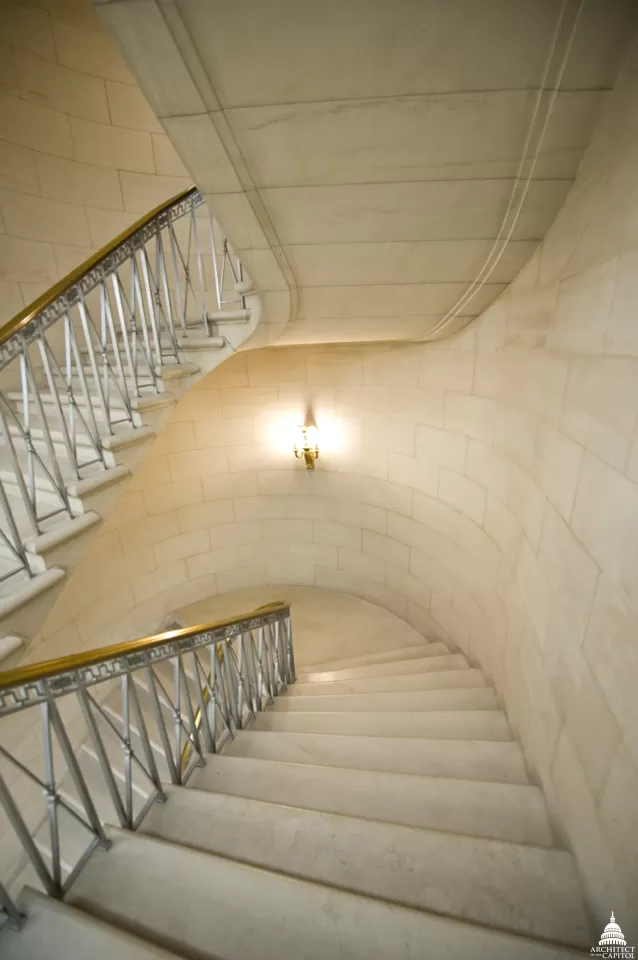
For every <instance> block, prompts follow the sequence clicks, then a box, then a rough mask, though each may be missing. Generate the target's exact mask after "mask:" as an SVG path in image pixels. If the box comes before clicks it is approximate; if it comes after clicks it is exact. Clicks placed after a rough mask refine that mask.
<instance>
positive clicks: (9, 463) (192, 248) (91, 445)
mask: <svg viewBox="0 0 638 960" xmlns="http://www.w3.org/2000/svg"><path fill="white" fill-rule="evenodd" d="M242 279H243V278H242V268H241V264H240V262H239V261H238V259H237V258H236V257H235V256H234V255H233V254H232V253H231V251H230V250H229V247H228V241H227V239H226V237H225V236H224V235H223V234H222V233H221V231H220V229H219V228H218V226H217V225H216V224H215V222H214V220H213V218H212V216H211V214H210V212H209V211H208V208H207V207H206V205H205V203H204V199H203V197H202V195H201V194H200V193H199V191H198V190H197V189H196V188H195V187H192V188H191V189H189V190H186V191H184V192H182V193H180V194H178V195H177V196H176V197H173V199H172V200H169V201H168V202H166V203H164V204H162V205H161V206H160V207H157V208H156V209H155V210H152V211H151V212H150V213H149V214H147V215H146V216H145V217H143V218H142V219H141V220H138V221H137V223H135V224H133V226H132V227H130V228H129V229H128V230H127V231H125V232H124V233H123V234H121V235H120V236H119V237H117V238H116V239H115V240H113V241H112V242H111V243H109V244H108V245H107V246H106V247H104V248H103V249H102V250H100V251H99V252H98V253H96V254H95V255H94V256H92V257H90V258H89V259H88V260H87V261H85V263H83V264H82V265H81V266H80V267H78V268H77V269H76V270H74V271H73V272H72V273H70V274H69V275H68V276H67V277H65V278H64V279H63V280H61V281H60V282H59V283H58V284H56V285H55V286H54V287H52V288H51V289H50V290H49V291H48V292H47V293H46V294H44V295H43V296H42V297H40V298H39V299H38V300H36V301H35V302H34V303H33V304H31V305H30V306H29V307H27V308H26V309H25V310H23V311H22V312H21V313H19V314H18V315H17V316H16V317H14V318H13V320H11V321H10V322H9V323H8V324H7V325H6V326H5V327H3V328H2V329H1V330H0V449H2V450H4V455H3V456H2V458H1V459H0V582H1V581H2V580H5V579H7V578H9V577H12V576H14V575H15V574H16V573H20V572H26V574H27V575H28V576H33V575H34V574H35V573H36V572H37V570H34V568H33V566H34V564H33V557H32V556H30V555H29V549H28V546H27V544H28V543H29V542H30V541H31V540H32V539H34V538H37V537H38V536H39V535H40V534H42V533H43V532H45V528H44V527H43V524H46V521H47V520H49V519H50V518H52V517H55V516H57V515H58V514H66V515H67V516H69V517H71V516H73V509H74V508H73V498H72V496H71V494H70V492H69V487H70V486H71V487H72V485H73V484H76V483H77V482H78V481H80V480H82V479H86V476H87V471H92V472H93V471H99V470H101V469H106V468H107V467H108V466H112V465H113V464H114V460H113V459H112V454H111V455H109V447H110V446H111V443H110V441H109V438H112V437H113V435H114V434H116V433H117V431H118V430H122V429H125V428H132V429H135V428H136V427H138V426H139V425H140V424H141V418H140V415H139V413H138V411H137V406H138V402H139V400H140V398H142V397H143V396H144V395H148V394H150V395H152V394H158V393H160V392H161V390H162V382H161V375H162V367H164V366H165V365H166V364H167V363H176V362H179V340H180V338H181V337H183V336H184V335H186V334H187V331H188V330H189V329H192V328H193V327H194V328H195V329H196V330H198V331H199V335H205V336H210V335H212V334H214V332H215V327H214V323H213V324H211V322H210V321H211V312H212V313H213V315H214V312H216V311H220V310H222V309H223V307H224V306H226V305H227V304H229V303H234V304H236V305H237V306H239V307H243V306H244V302H243V298H242V295H241V294H239V293H237V292H236V290H235V284H236V283H238V282H239V281H241V280H242Z"/></svg>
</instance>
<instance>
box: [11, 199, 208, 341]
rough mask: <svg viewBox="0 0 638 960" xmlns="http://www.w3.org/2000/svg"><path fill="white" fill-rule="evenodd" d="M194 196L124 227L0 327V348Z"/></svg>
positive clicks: (163, 205)
mask: <svg viewBox="0 0 638 960" xmlns="http://www.w3.org/2000/svg"><path fill="white" fill-rule="evenodd" d="M196 192H197V187H195V186H192V187H188V188H187V189H186V190H182V191H180V193H176V194H175V196H174V197H171V198H170V199H169V200H165V201H164V202H163V203H160V204H159V205H158V206H157V207H154V208H153V209H152V210H149V212H148V213H145V214H144V216H143V217H140V218H139V220H136V221H135V223H132V224H131V226H130V227H127V228H126V230H123V231H122V233H119V234H118V235H117V236H116V237H114V238H113V239H112V240H110V241H109V243H107V244H105V245H104V246H103V247H100V249H99V250H98V251H97V252H96V253H93V254H91V256H90V257H87V259H86V260H84V261H83V262H82V263H81V264H80V265H79V266H77V267H75V269H73V270H71V272H70V273H67V274H66V276H64V277H62V279H61V280H58V281H57V283H54V284H53V286H52V287H49V289H48V290H47V291H46V292H45V293H43V294H41V295H40V296H39V297H37V298H36V299H35V300H34V301H33V302H32V303H30V304H29V305H28V306H26V307H24V308H23V309H22V310H21V311H20V312H19V313H17V314H16V315H15V317H13V318H12V319H11V320H8V321H7V323H5V324H4V325H3V326H2V327H0V346H2V344H3V343H6V342H7V340H9V338H10V337H12V336H13V335H14V334H15V333H17V332H18V331H19V330H22V329H23V328H24V327H26V326H27V324H29V323H30V322H31V321H32V320H33V318H34V317H36V316H37V315H38V314H39V313H41V312H42V310H45V309H46V308H47V307H48V306H49V305H50V304H51V303H53V301H54V300H55V299H56V298H57V297H59V296H60V294H61V293H64V291H65V290H66V288H67V287H70V286H72V285H73V284H74V283H77V282H78V280H80V279H81V278H82V277H83V276H84V274H85V273H88V272H89V270H92V269H93V268H94V267H95V266H97V264H98V263H99V262H100V261H101V260H104V259H106V257H108V256H110V255H111V254H112V253H113V251H114V250H117V248H118V247H119V246H121V245H122V244H123V243H126V241H127V240H130V238H131V237H132V236H133V235H134V234H135V233H137V231H138V230H141V228H142V227H145V226H146V224H147V223H150V222H151V220H153V219H154V218H155V217H156V216H158V214H160V213H163V212H164V211H165V210H168V209H169V208H170V207H172V206H173V205H174V204H176V203H179V202H180V201H182V200H185V199H186V198H187V197H190V196H191V194H193V193H196Z"/></svg>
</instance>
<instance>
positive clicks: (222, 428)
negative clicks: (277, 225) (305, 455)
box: [39, 59, 638, 942]
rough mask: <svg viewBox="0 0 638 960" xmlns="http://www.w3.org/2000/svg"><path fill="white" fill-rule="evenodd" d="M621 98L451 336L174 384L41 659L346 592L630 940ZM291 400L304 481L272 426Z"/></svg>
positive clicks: (627, 97)
mask: <svg viewBox="0 0 638 960" xmlns="http://www.w3.org/2000/svg"><path fill="white" fill-rule="evenodd" d="M637 103H638V77H637V76H636V60H635V59H634V60H632V61H631V63H630V65H629V68H628V70H627V71H626V73H625V77H624V80H623V82H622V83H621V84H620V85H619V88H618V90H617V91H616V93H615V94H614V96H613V97H612V99H611V101H610V104H609V108H608V110H607V113H606V114H605V117H604V120H603V124H602V127H601V129H600V130H599V133H598V136H597V137H596V138H595V139H594V141H593V143H592V146H591V148H590V150H589V152H588V154H587V156H586V158H585V161H584V163H583V167H582V169H581V173H580V176H579V180H578V181H577V183H576V186H575V188H574V191H573V192H572V194H571V195H570V198H569V199H568V202H567V204H566V206H565V208H564V210H563V211H562V213H561V215H560V216H559V218H558V220H557V221H556V223H555V225H554V227H553V228H552V230H551V232H550V234H549V235H548V237H547V239H546V241H545V243H544V244H543V246H542V248H541V249H540V251H539V252H538V254H537V255H536V256H535V257H534V259H533V260H532V262H531V263H530V264H529V266H528V267H527V268H526V269H525V270H524V272H523V274H522V275H521V276H519V278H518V279H517V281H516V282H515V283H514V284H513V286H512V287H511V288H510V289H509V291H508V292H507V294H506V295H505V296H503V297H502V298H501V300H500V301H499V302H498V303H497V304H495V305H494V306H493V307H492V308H490V309H489V310H488V312H487V313H486V314H485V315H484V316H483V318H482V319H481V321H480V322H479V323H477V324H476V325H475V326H474V327H473V328H472V329H470V330H469V331H467V332H466V333H465V334H463V335H462V336H461V337H459V338H458V339H457V340H456V341H455V342H452V343H448V344H446V345H405V346H387V345H386V346H384V345H375V346H358V347H333V348H325V347H322V348H316V347H315V348H313V347H308V348H303V347H299V348H289V349H285V348H281V349H269V350H261V351H253V352H246V353H242V354H239V355H236V356H235V357H233V358H232V359H231V360H229V361H228V362H227V363H226V364H224V365H223V366H222V367H220V368H219V369H218V370H216V371H214V372H213V373H212V374H211V375H209V376H208V377H207V378H205V379H204V380H203V381H201V382H200V383H199V384H197V386H196V387H195V388H194V389H193V390H192V392H191V393H189V394H188V395H187V396H186V397H185V398H184V399H183V400H182V401H181V403H180V404H179V406H178V408H177V410H176V412H175V415H174V417H173V419H172V421H171V422H170V423H169V424H168V426H166V427H165V428H164V430H163V432H162V435H161V437H160V438H159V440H158V442H157V443H156V445H155V447H154V449H153V451H152V452H151V454H150V455H149V457H148V459H147V460H146V461H145V462H144V464H143V466H142V468H141V469H140V470H139V472H138V473H137V474H136V476H135V478H134V479H133V481H132V483H131V485H130V487H129V490H128V493H127V494H126V495H125V496H124V497H123V499H122V500H121V502H120V503H119V504H118V506H117V508H116V510H115V511H114V513H113V515H111V516H110V517H109V520H108V522H107V524H105V528H104V532H103V533H102V535H101V537H100V538H99V541H98V542H97V543H96V545H95V546H94V548H93V549H92V551H91V554H90V556H89V557H88V558H87V560H86V561H85V562H84V564H83V565H82V567H81V568H79V569H78V570H77V572H76V573H74V575H73V577H72V578H71V581H70V583H69V585H68V587H67V588H66V590H65V592H64V594H63V595H62V598H61V600H60V601H59V602H58V604H57V606H56V608H55V609H54V611H53V614H52V616H51V617H50V618H49V620H48V621H47V624H46V625H45V630H44V631H43V635H42V637H41V638H40V639H41V640H42V641H43V646H41V647H40V650H39V653H40V655H45V654H46V655H54V654H55V655H57V654H58V653H60V652H65V651H67V650H69V649H72V648H74V647H77V646H85V645H94V644H97V643H102V642H107V641H110V640H116V639H117V640H119V639H124V638H126V637H131V636H134V635H139V634H140V633H144V632H146V631H147V630H149V629H150V628H152V627H153V626H155V625H156V624H157V622H158V621H159V620H160V619H161V617H162V616H163V615H164V614H165V613H167V612H170V611H172V610H174V609H175V608H177V607H179V606H183V605H185V604H187V603H190V602H194V601H196V600H199V599H202V598H204V597H206V596H209V595H212V594H215V593H225V592H228V591H232V590H237V589H242V588H245V587H249V586H253V585H264V584H280V583H295V584H300V585H303V584H310V585H316V586H320V587H326V588H331V589H337V590H342V591H347V592H349V593H353V594H355V595H357V596H360V597H363V598H368V599H371V600H373V601H374V602H375V603H378V604H381V605H382V606H384V607H386V608H387V609H389V610H391V611H393V612H395V613H397V614H399V616H401V617H403V618H404V619H406V620H407V621H408V622H409V623H410V624H412V625H413V626H415V627H416V628H417V629H418V630H419V631H421V632H422V633H424V634H426V635H432V634H433V633H440V634H441V635H442V636H443V637H451V638H452V639H453V640H454V641H455V643H456V644H458V645H459V646H460V647H461V648H462V649H463V650H464V651H465V652H467V653H468V654H469V655H470V656H472V657H475V658H476V659H477V660H478V661H479V662H480V664H481V665H482V667H483V668H484V669H485V670H486V671H487V672H488V674H489V675H490V676H491V677H492V679H493V681H494V683H495V685H496V687H497V688H498V690H499V692H500V694H501V696H502V697H503V699H504V701H505V703H506V706H507V709H508V712H509V715H510V718H511V720H512V722H513V725H514V727H515V728H516V729H517V730H518V733H519V735H520V737H521V739H522V741H523V744H524V747H525V750H526V755H527V758H528V760H529V762H530V765H531V766H532V768H533V769H534V770H535V771H536V774H537V775H538V777H539V778H540V779H541V781H542V783H543V786H544V789H545V792H546V795H547V797H548V800H549V803H550V805H551V807H552V810H553V811H554V814H555V816H556V818H557V821H558V822H559V824H562V829H563V830H564V832H565V834H566V836H567V839H568V841H569V843H570V845H571V846H572V847H573V849H574V851H575V854H576V856H577V858H578V862H579V864H580V868H581V871H582V874H583V877H584V880H585V883H586V886H587V889H588V891H589V895H590V898H591V901H592V904H593V906H594V909H595V912H596V916H597V920H598V922H599V923H601V924H604V923H605V922H606V921H607V919H608V917H609V913H610V911H611V910H612V909H613V910H614V911H615V912H616V913H617V914H618V915H622V916H623V918H625V917H626V918H627V919H626V920H625V919H623V927H626V928H627V929H626V931H625V932H626V935H627V938H628V941H629V942H632V941H633V942H635V941H636V940H638V926H637V923H638V919H637V917H636V915H635V910H632V909H631V904H632V903H633V904H634V905H635V903H636V902H638V858H637V857H636V846H635V838H636V836H637V835H638V804H637V803H636V797H637V796H638V697H637V696H636V690H637V689H638V641H637V639H636V638H637V637H638V630H637V626H638V624H637V613H638V553H637V551H636V543H637V542H638V434H636V423H637V415H638V325H637V324H636V303H637V302H638V233H637V231H636V223H637V222H638V180H637V179H636V177H635V157H636V151H637V150H638V130H637V129H636V123H635V117H636V104H637ZM308 403H312V405H313V409H314V411H315V413H316V418H317V425H318V428H319V435H320V439H319V443H320V450H321V459H320V460H319V463H318V465H317V470H316V471H315V472H314V474H313V473H310V472H308V471H305V470H304V469H303V465H302V464H301V463H300V462H299V461H297V460H295V458H294V456H293V452H292V443H293V438H291V439H290V440H288V433H287V430H288V427H287V426H286V425H293V426H294V425H296V424H297V423H299V422H300V421H299V417H300V416H303V411H304V410H305V408H306V405H307V404H308ZM282 425H283V427H282ZM273 438H274V439H273ZM632 924H633V926H632Z"/></svg>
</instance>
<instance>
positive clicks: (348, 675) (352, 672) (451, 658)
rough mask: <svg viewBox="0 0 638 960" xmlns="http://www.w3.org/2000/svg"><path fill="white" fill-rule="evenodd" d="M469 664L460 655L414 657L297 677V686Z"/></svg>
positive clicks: (460, 668)
mask: <svg viewBox="0 0 638 960" xmlns="http://www.w3.org/2000/svg"><path fill="white" fill-rule="evenodd" d="M468 668H469V664H468V662H467V660H466V659H465V657H464V656H463V655H462V654H460V653H448V654H444V655H442V656H437V657H415V658H414V659H412V660H408V659H405V660H397V661H396V662H394V663H371V664H368V665H367V666H362V667H347V668H344V669H343V670H323V671H321V672H318V673H307V674H303V675H302V676H298V677H297V684H298V685H300V686H301V685H304V686H305V684H306V683H320V684H325V683H334V682H340V681H343V680H368V679H371V678H375V677H398V676H407V675H410V674H416V673H435V672H436V671H438V670H467V669H468Z"/></svg>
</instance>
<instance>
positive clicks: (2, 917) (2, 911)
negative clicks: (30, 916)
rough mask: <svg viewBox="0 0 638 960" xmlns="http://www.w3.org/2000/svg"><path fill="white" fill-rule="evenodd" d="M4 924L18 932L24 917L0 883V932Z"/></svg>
mask: <svg viewBox="0 0 638 960" xmlns="http://www.w3.org/2000/svg"><path fill="white" fill-rule="evenodd" d="M5 923H8V924H9V926H10V927H13V928H14V929H15V930H19V929H20V927H21V926H22V924H23V923H24V917H23V915H22V914H21V913H20V911H19V910H18V908H17V906H16V905H15V903H14V902H13V900H12V899H11V897H10V896H9V894H8V893H7V891H6V890H5V888H4V887H3V885H2V884H1V883H0V930H2V928H3V926H4V925H5Z"/></svg>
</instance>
